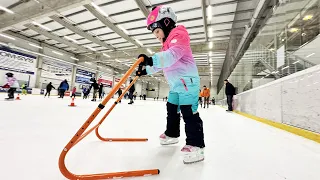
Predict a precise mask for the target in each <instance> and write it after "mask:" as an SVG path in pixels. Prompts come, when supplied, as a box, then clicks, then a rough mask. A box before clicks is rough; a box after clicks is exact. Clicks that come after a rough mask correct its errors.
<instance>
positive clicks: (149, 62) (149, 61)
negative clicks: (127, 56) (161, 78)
mask: <svg viewBox="0 0 320 180" xmlns="http://www.w3.org/2000/svg"><path fill="white" fill-rule="evenodd" d="M140 57H143V59H144V61H143V62H142V63H140V65H143V66H153V61H152V57H148V56H147V55H145V54H140V55H139V56H138V58H140Z"/></svg>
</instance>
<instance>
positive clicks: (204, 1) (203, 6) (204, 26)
mask: <svg viewBox="0 0 320 180" xmlns="http://www.w3.org/2000/svg"><path fill="white" fill-rule="evenodd" d="M206 7H207V5H206V0H201V8H202V19H203V28H204V35H205V38H206V41H208V26H207V11H206ZM209 16H212V15H211V14H209Z"/></svg>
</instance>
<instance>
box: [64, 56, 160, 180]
mask: <svg viewBox="0 0 320 180" xmlns="http://www.w3.org/2000/svg"><path fill="white" fill-rule="evenodd" d="M141 62H143V58H139V59H138V60H137V61H136V62H135V63H134V64H133V65H132V67H131V68H130V69H129V70H128V71H127V72H126V74H125V75H124V76H123V77H122V78H121V80H120V82H118V84H117V85H116V86H115V87H114V88H113V89H112V90H111V92H110V93H109V94H108V96H107V97H106V98H105V99H104V100H103V101H102V102H101V104H99V106H98V107H97V108H96V109H95V110H94V112H93V113H92V114H91V115H90V116H89V118H88V119H87V120H86V121H85V123H84V124H83V125H82V126H81V127H80V129H79V130H78V131H77V132H76V134H75V135H74V136H73V137H72V139H71V140H70V141H69V143H68V144H67V145H66V146H65V147H64V148H63V150H62V152H61V154H60V157H59V169H60V171H61V173H62V174H63V175H64V176H65V177H66V178H68V179H108V178H122V177H133V176H146V175H156V174H159V173H160V171H159V169H149V170H139V171H125V172H113V173H102V174H87V175H76V174H73V173H71V172H70V171H69V170H68V169H67V167H66V165H65V158H66V155H67V153H68V152H69V151H70V149H71V148H72V147H73V146H75V145H76V144H77V143H78V142H79V141H81V140H82V139H83V138H85V137H86V136H87V135H88V134H89V133H90V132H92V131H93V130H94V129H97V128H98V127H99V126H100V125H101V123H102V122H103V121H104V119H105V118H104V119H102V120H101V121H100V122H99V123H98V124H97V125H95V126H94V127H93V128H91V129H90V130H89V131H87V132H86V133H84V132H85V130H86V129H87V128H88V127H89V125H90V124H91V123H92V121H93V120H94V119H95V118H96V117H97V115H98V114H99V113H100V111H101V110H102V109H103V108H104V106H105V105H106V104H107V102H108V101H109V100H110V99H111V98H112V96H113V95H114V94H115V93H116V91H117V90H118V89H119V88H120V86H121V84H123V83H124V82H125V81H126V80H127V79H128V77H129V76H130V74H132V73H133V71H134V68H135V67H137V66H138V65H139V64H140V63H141ZM137 78H138V77H136V78H135V80H137ZM126 90H127V89H126ZM118 99H119V98H118ZM113 108H114V106H113V107H112V108H110V109H111V110H112V109H113ZM111 110H109V111H110V112H111ZM109 111H108V112H109ZM110 112H109V113H110ZM105 116H107V115H105Z"/></svg>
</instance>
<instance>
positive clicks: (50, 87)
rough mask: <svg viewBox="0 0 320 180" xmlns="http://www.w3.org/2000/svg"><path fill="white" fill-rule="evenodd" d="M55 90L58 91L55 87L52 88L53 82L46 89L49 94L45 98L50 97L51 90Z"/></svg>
mask: <svg viewBox="0 0 320 180" xmlns="http://www.w3.org/2000/svg"><path fill="white" fill-rule="evenodd" d="M52 88H53V89H56V88H55V87H53V86H52V82H49V84H48V85H47V87H46V89H47V92H46V94H45V95H44V97H46V96H47V95H48V97H50V92H51V90H52Z"/></svg>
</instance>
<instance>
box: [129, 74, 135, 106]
mask: <svg viewBox="0 0 320 180" xmlns="http://www.w3.org/2000/svg"><path fill="white" fill-rule="evenodd" d="M132 81H133V79H132V78H131V77H130V83H131V82H132ZM135 90H136V89H135V87H134V84H133V85H132V86H131V87H130V89H129V99H130V102H129V103H128V104H133V103H134V102H133V93H134V91H135Z"/></svg>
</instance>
